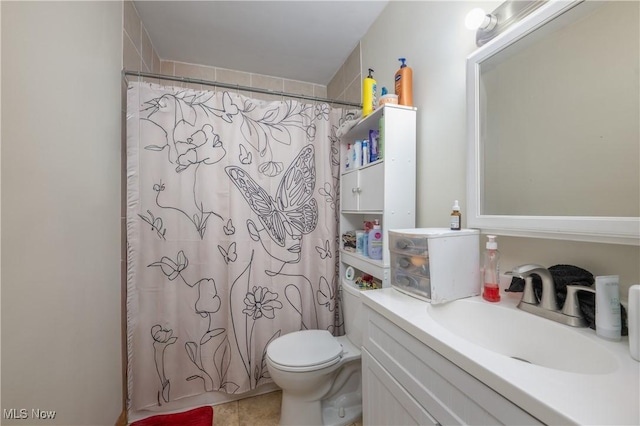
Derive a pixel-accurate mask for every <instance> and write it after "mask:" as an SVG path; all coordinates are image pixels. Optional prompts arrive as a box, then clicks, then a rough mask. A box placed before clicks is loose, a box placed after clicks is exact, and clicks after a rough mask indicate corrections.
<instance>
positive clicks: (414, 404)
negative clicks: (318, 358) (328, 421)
mask: <svg viewBox="0 0 640 426" xmlns="http://www.w3.org/2000/svg"><path fill="white" fill-rule="evenodd" d="M363 321H364V329H363V350H362V391H363V395H362V396H363V423H364V424H366V425H391V424H402V425H411V424H414V425H439V424H443V425H444V424H446V425H449V424H458V425H462V424H487V425H497V424H506V425H540V424H542V423H541V422H540V421H538V420H537V419H536V418H534V417H532V416H531V415H529V414H528V413H527V412H525V411H523V410H522V409H520V408H519V407H517V406H516V405H515V404H513V403H512V402H511V401H509V400H507V399H506V398H504V397H503V396H502V395H500V394H499V393H497V392H495V391H494V390H492V389H491V388H490V387H488V386H487V385H485V384H483V383H482V382H480V381H479V380H477V379H476V378H474V377H473V376H471V375H470V374H468V373H467V372H465V371H464V370H462V369H461V368H459V367H458V366H456V365H455V364H454V363H452V362H451V361H449V360H448V359H446V358H445V357H443V356H442V355H440V354H439V353H438V352H436V351H434V350H433V349H431V348H430V347H429V346H427V345H425V344H424V343H422V342H421V341H419V340H418V339H416V338H414V337H413V336H411V335H410V334H409V333H407V332H406V331H405V330H403V329H402V328H400V327H399V326H398V325H396V324H394V323H393V322H392V321H390V320H389V319H387V318H385V317H384V316H383V315H381V314H380V313H378V312H376V311H375V310H374V309H372V308H371V307H369V306H367V305H364V306H363Z"/></svg>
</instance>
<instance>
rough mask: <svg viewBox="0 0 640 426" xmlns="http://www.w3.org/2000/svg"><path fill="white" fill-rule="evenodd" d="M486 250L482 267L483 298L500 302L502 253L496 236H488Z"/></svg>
mask: <svg viewBox="0 0 640 426" xmlns="http://www.w3.org/2000/svg"><path fill="white" fill-rule="evenodd" d="M487 238H488V239H489V241H487V245H486V250H485V252H484V261H483V266H482V277H483V286H482V298H483V299H484V300H487V301H489V302H499V301H500V286H499V285H498V284H499V282H500V252H499V251H498V243H497V242H496V237H495V236H494V235H487Z"/></svg>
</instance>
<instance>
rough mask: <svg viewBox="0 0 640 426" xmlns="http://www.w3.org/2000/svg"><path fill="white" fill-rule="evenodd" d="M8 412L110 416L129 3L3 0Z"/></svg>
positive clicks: (73, 418) (116, 403)
mask: <svg viewBox="0 0 640 426" xmlns="http://www.w3.org/2000/svg"><path fill="white" fill-rule="evenodd" d="M1 7H2V185H3V186H2V374H1V376H2V377H1V380H2V407H1V408H2V409H3V410H8V409H11V408H16V409H27V410H28V415H29V416H30V415H31V409H43V410H55V411H56V417H55V419H54V420H47V421H43V420H36V419H33V418H29V419H27V420H14V421H10V420H6V419H3V420H2V424H40V423H42V424H45V423H46V424H58V425H113V424H114V423H115V421H116V419H117V418H118V415H119V414H120V412H121V409H122V375H121V371H122V370H121V344H120V331H121V328H120V131H121V128H120V109H121V105H120V85H121V81H120V80H121V77H120V69H121V66H122V65H121V64H122V35H121V34H122V3H121V2H111V1H109V2H2V4H1Z"/></svg>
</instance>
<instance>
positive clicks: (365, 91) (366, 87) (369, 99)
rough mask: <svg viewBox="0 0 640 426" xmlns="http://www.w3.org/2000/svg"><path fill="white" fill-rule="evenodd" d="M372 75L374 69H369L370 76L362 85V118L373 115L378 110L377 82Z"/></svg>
mask: <svg viewBox="0 0 640 426" xmlns="http://www.w3.org/2000/svg"><path fill="white" fill-rule="evenodd" d="M372 73H373V69H371V68H369V75H368V76H367V77H365V79H364V81H363V83H362V117H366V116H367V115H369V114H371V113H372V112H373V110H374V109H375V108H376V81H375V80H374V79H373V75H372Z"/></svg>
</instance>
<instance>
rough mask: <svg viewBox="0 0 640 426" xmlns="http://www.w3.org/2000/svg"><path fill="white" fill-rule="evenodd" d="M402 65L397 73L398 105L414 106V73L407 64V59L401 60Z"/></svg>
mask: <svg viewBox="0 0 640 426" xmlns="http://www.w3.org/2000/svg"><path fill="white" fill-rule="evenodd" d="M398 60H399V61H400V62H402V65H400V69H399V70H398V71H397V72H396V77H395V80H396V87H395V89H396V95H398V104H400V105H406V106H413V96H412V93H411V92H412V91H413V71H412V70H411V68H409V67H408V66H407V64H405V61H406V59H405V58H399V59H398Z"/></svg>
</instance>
